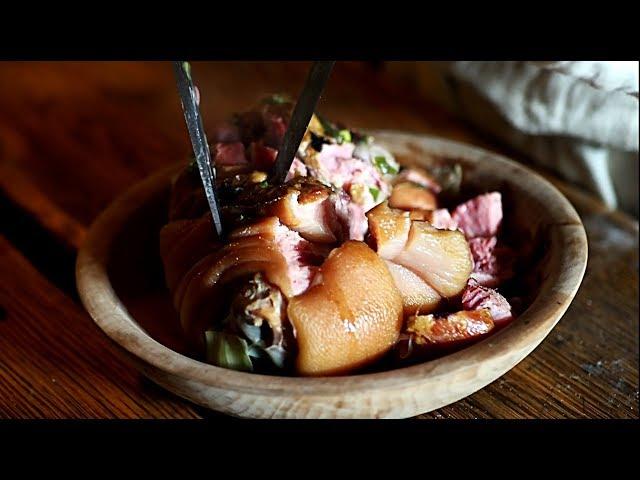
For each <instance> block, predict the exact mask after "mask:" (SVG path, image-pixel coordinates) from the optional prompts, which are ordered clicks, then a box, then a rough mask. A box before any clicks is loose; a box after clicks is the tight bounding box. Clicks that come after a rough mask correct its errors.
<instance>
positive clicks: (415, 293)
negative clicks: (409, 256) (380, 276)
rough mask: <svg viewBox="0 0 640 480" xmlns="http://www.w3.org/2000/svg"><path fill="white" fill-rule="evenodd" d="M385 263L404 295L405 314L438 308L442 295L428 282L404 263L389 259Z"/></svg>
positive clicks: (429, 311) (426, 311) (420, 312)
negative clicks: (399, 263) (400, 263)
mask: <svg viewBox="0 0 640 480" xmlns="http://www.w3.org/2000/svg"><path fill="white" fill-rule="evenodd" d="M385 263H386V265H387V268H388V269H389V273H391V276H392V277H393V281H394V282H395V284H396V287H398V291H399V292H400V295H401V296H402V306H403V308H404V314H405V315H418V314H425V313H431V312H433V311H434V310H435V309H436V308H438V306H439V305H440V302H441V300H442V297H441V296H440V295H438V292H436V291H435V290H434V289H433V288H431V287H430V286H429V284H427V282H425V281H424V280H422V278H420V277H419V276H418V275H416V274H415V273H413V272H412V271H411V270H409V269H408V268H406V267H403V266H402V265H398V264H397V263H393V262H390V261H389V260H385Z"/></svg>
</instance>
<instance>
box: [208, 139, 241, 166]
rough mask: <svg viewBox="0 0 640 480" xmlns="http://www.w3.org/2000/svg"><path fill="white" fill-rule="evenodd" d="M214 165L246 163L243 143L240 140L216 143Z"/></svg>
mask: <svg viewBox="0 0 640 480" xmlns="http://www.w3.org/2000/svg"><path fill="white" fill-rule="evenodd" d="M214 150H215V154H214V158H215V164H216V165H226V166H231V165H247V164H248V163H249V161H248V160H247V157H246V156H245V153H244V145H242V143H240V142H234V143H216V145H215V149H214Z"/></svg>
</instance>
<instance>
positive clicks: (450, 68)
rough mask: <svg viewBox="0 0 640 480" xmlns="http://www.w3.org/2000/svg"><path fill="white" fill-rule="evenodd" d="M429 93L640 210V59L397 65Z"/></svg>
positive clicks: (616, 203) (615, 204) (619, 204)
mask: <svg viewBox="0 0 640 480" xmlns="http://www.w3.org/2000/svg"><path fill="white" fill-rule="evenodd" d="M390 70H391V71H392V72H394V71H395V72H396V73H397V72H400V73H401V74H402V75H403V76H404V77H405V79H407V78H411V80H412V82H413V84H414V86H415V87H417V88H418V89H419V90H420V91H421V92H422V93H423V94H424V95H425V96H427V97H429V98H431V99H432V100H435V101H438V102H439V103H441V104H443V105H444V106H445V107H447V108H449V109H450V110H452V111H453V112H455V113H456V114H458V115H461V116H463V117H465V118H466V119H468V120H469V121H471V122H472V123H474V124H475V125H476V126H477V127H479V128H481V129H483V130H485V131H487V132H488V133H491V134H493V135H495V136H497V137H499V138H501V139H502V140H504V141H506V142H507V143H509V144H510V145H511V146H513V147H515V148H516V149H519V150H521V151H522V152H524V153H526V154H528V156H530V157H531V158H532V159H533V160H534V161H535V162H537V163H538V164H540V165H542V166H544V167H547V168H550V169H553V170H554V171H556V172H557V173H559V174H560V175H561V176H563V177H565V178H566V179H568V180H570V181H573V182H575V183H578V184H580V185H581V186H583V187H585V188H587V189H589V190H590V191H592V192H593V193H595V194H596V195H598V196H599V197H600V198H601V199H602V200H603V201H604V202H605V203H606V204H607V205H608V206H610V207H612V208H622V209H624V210H626V211H628V212H630V213H633V214H634V215H636V216H637V215H638V137H639V133H638V62H584V61H581V62H569V61H556V62H525V61H522V62H415V63H413V64H408V63H405V64H397V65H393V64H391V65H390Z"/></svg>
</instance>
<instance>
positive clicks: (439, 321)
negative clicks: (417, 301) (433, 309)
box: [406, 310, 494, 346]
mask: <svg viewBox="0 0 640 480" xmlns="http://www.w3.org/2000/svg"><path fill="white" fill-rule="evenodd" d="M493 327H494V323H493V319H492V318H491V314H490V313H489V311H488V310H475V311H464V310H463V311H460V312H456V313H449V314H446V315H443V316H439V315H415V316H411V317H409V318H408V319H407V328H406V332H407V333H408V334H410V335H411V340H412V343H413V344H414V345H418V346H420V345H424V346H430V345H446V344H452V343H457V342H461V341H465V340H469V339H477V338H478V337H481V336H482V335H486V334H487V333H489V332H490V331H491V330H492V329H493Z"/></svg>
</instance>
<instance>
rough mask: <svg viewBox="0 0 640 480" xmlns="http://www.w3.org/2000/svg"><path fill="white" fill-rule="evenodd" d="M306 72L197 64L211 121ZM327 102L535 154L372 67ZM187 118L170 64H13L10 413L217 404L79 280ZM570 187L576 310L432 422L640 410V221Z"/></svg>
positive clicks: (7, 216) (5, 361)
mask: <svg viewBox="0 0 640 480" xmlns="http://www.w3.org/2000/svg"><path fill="white" fill-rule="evenodd" d="M307 68H308V64H306V63H251V62H249V63H233V62H230V63H229V62H225V63H221V62H212V63H203V64H195V65H194V69H193V71H194V76H195V80H196V82H197V83H198V84H199V85H200V89H201V91H202V107H203V116H204V120H205V123H206V124H211V123H214V122H215V121H217V120H219V119H221V118H223V117H225V116H226V115H227V114H228V113H229V112H232V111H234V110H238V109H242V108H245V107H246V106H247V105H248V104H250V103H251V102H252V101H254V100H256V99H257V98H259V96H260V95H262V94H264V93H269V92H273V91H289V92H291V93H292V94H294V95H296V94H297V93H298V90H299V89H300V87H301V86H302V82H303V81H304V78H305V75H306V69H307ZM319 108H320V110H321V111H322V112H324V113H325V114H326V115H327V116H330V117H333V118H337V119H340V120H342V121H344V122H345V123H348V124H351V125H353V126H356V127H362V128H384V129H395V130H406V131H412V132H420V133H427V134H433V135H440V136H443V137H445V138H450V139H454V140H459V141H464V142H467V143H471V144H475V145H479V146H482V147H484V148H489V149H491V150H494V151H497V152H499V153H507V154H510V156H511V157H513V158H515V159H516V160H526V159H524V158H522V157H519V156H518V155H517V154H514V153H513V152H510V151H509V149H507V148H505V147H504V146H502V145H499V144H497V143H494V142H493V141H492V140H491V139H487V138H485V137H484V136H482V135H481V134H479V133H478V132H475V131H473V130H472V129H470V128H469V127H468V126H466V125H465V124H464V123H463V122H462V121H460V120H458V119H455V118H451V117H449V116H448V115H446V114H445V113H444V112H442V111H440V110H439V109H437V108H436V107H435V106H433V105H430V104H427V103H425V102H424V101H422V100H418V99H416V97H414V96H413V95H412V94H411V93H410V92H406V91H403V90H401V89H398V88H396V87H395V86H394V85H392V84H391V83H389V82H388V81H387V80H385V79H384V78H382V77H380V75H379V74H377V73H375V72H373V71H370V70H369V69H368V67H367V66H365V65H361V64H344V63H341V64H338V65H337V66H336V69H335V70H334V73H333V75H332V78H331V80H330V82H329V86H328V88H327V91H326V93H325V94H324V96H323V98H322V99H321V101H320V107H319ZM181 115H182V114H181V111H180V105H179V101H178V97H177V94H176V90H175V85H174V83H173V77H172V72H171V69H170V66H169V65H168V64H166V63H159V62H152V63H134V62H124V63H120V62H118V63H115V62H90V63H66V62H65V63H50V62H46V63H24V62H20V63H6V62H5V63H3V64H0V197H1V201H2V205H1V207H2V210H1V211H2V219H3V221H2V222H0V223H1V224H2V234H3V235H4V236H5V237H7V238H8V240H9V241H10V242H11V244H12V245H9V244H8V242H7V241H4V240H3V241H2V265H1V266H0V274H1V275H2V276H1V277H0V281H1V282H2V287H0V307H2V311H3V312H4V314H3V315H2V316H1V317H0V318H3V319H2V320H0V365H1V367H0V389H2V390H1V392H0V416H2V417H9V418H15V417H26V418H32V417H37V418H59V417H90V418H107V417H124V418H130V417H145V418H147V417H162V418H168V417H171V418H191V417H194V416H202V415H211V413H209V412H205V411H203V410H201V409H198V408H197V407H193V406H191V405H189V404H187V402H184V401H182V400H180V399H177V398H176V397H174V396H173V395H171V394H169V393H166V392H164V391H163V390H161V389H159V388H158V387H155V386H152V385H151V384H150V383H149V382H146V380H143V379H142V377H141V376H140V375H138V374H136V373H135V372H134V370H133V369H132V368H130V367H129V366H128V364H127V363H126V362H123V361H122V360H120V359H118V358H117V357H116V356H115V355H114V351H115V350H114V349H113V346H112V345H111V344H110V343H109V341H108V340H107V339H106V337H105V336H104V335H103V334H102V333H101V332H100V330H99V329H97V327H95V326H94V325H93V324H92V322H91V320H90V318H89V317H88V315H86V313H84V312H83V311H82V309H81V307H80V306H79V304H78V303H77V296H76V293H75V291H74V288H73V285H72V284H71V280H70V278H71V277H70V275H72V272H73V262H74V257H75V251H76V250H77V247H78V246H79V245H80V244H81V242H82V240H83V238H84V235H85V233H86V229H87V227H88V225H89V224H90V222H91V221H92V220H93V219H94V218H95V217H96V216H97V214H98V213H99V212H100V211H101V210H102V209H103V208H104V207H106V206H107V205H108V204H109V203H110V202H111V200H113V199H114V198H115V197H116V196H117V195H118V194H119V193H120V192H122V191H123V190H124V189H126V188H127V187H128V186H130V185H131V184H133V183H134V182H136V181H137V180H140V179H142V178H144V177H145V176H147V175H148V174H150V173H152V172H153V171H155V170H157V169H159V168H160V167H162V166H164V165H168V164H170V163H173V162H175V161H176V159H179V158H181V157H184V156H185V155H186V154H187V152H188V149H189V144H188V137H187V134H186V130H185V126H184V121H183V118H182V116H181ZM559 183H560V184H561V182H559ZM563 191H564V192H565V194H567V195H568V197H569V199H570V200H571V201H572V202H573V203H574V205H575V206H576V208H577V209H578V211H579V213H580V215H581V216H582V218H583V221H584V223H585V227H586V229H587V235H588V239H589V253H590V255H589V264H588V266H587V273H586V276H585V280H584V282H583V286H582V287H581V289H580V291H579V292H578V295H577V297H576V299H575V301H574V303H573V304H572V306H571V307H570V308H569V311H568V312H567V314H566V315H565V316H564V318H563V319H562V320H561V321H560V323H559V324H558V326H557V327H556V328H555V329H554V331H553V332H552V334H551V335H550V336H549V337H548V338H547V340H545V342H543V344H542V345H541V346H540V347H538V349H536V350H535V351H534V352H533V353H532V354H531V355H530V356H529V357H527V358H526V359H525V360H524V361H523V362H522V363H520V364H519V365H518V366H517V367H516V368H515V369H513V370H512V371H510V372H509V373H508V374H507V375H505V376H503V377H502V378H501V379H499V380H498V381H496V382H494V383H493V384H491V385H489V386H488V387H486V388H484V389H483V390H481V391H479V392H477V393H476V394H474V395H472V396H470V397H468V398H466V399H464V400H462V401H460V402H457V403H455V404H453V405H450V406H448V407H445V408H442V409H440V410H437V411H435V412H432V413H430V414H428V415H423V416H421V418H431V417H433V418H584V417H586V418H638V405H639V398H638V227H637V222H636V221H634V220H632V219H629V218H628V217H627V216H625V215H624V214H621V213H620V212H609V211H607V210H606V209H605V208H604V207H602V205H601V204H600V203H599V202H597V201H596V200H594V199H592V198H591V197H589V196H588V195H585V194H583V193H581V192H579V191H576V190H575V189H572V188H570V187H569V188H566V189H564V190H563ZM17 251H20V252H22V254H23V255H24V256H26V257H27V260H25V259H24V258H22V256H21V255H20V254H19V253H17ZM29 262H30V263H31V264H32V265H33V266H35V267H36V268H37V270H39V272H40V273H38V272H37V271H36V270H35V269H34V268H33V266H30V265H29ZM43 276H44V277H46V279H45V278H43ZM52 284H53V285H52ZM54 285H55V286H54ZM57 288H59V289H60V290H58V289H57ZM67 326H68V327H69V328H65V327H67ZM36 327H37V328H36ZM34 353H37V354H38V355H35V354H34ZM98 359H100V360H98ZM103 359H104V361H103ZM51 378H55V379H56V382H57V383H54V382H53V381H52V380H51Z"/></svg>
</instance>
